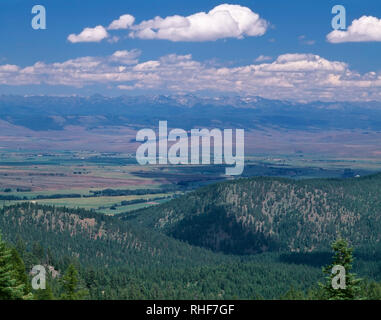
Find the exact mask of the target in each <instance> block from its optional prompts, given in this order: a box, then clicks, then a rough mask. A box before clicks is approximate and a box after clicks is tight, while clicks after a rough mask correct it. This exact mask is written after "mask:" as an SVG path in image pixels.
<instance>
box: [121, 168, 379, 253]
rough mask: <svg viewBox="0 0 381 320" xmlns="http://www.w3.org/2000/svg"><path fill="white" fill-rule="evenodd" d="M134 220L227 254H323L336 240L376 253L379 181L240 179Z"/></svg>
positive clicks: (375, 178) (375, 177) (368, 178)
mask: <svg viewBox="0 0 381 320" xmlns="http://www.w3.org/2000/svg"><path fill="white" fill-rule="evenodd" d="M126 217H128V215H127V216H126ZM136 217H137V218H136V219H135V222H136V223H139V224H142V225H144V226H147V227H151V228H155V229H157V230H161V231H163V232H164V233H166V234H168V235H171V236H174V237H175V238H178V239H181V240H185V241H187V242H188V243H191V244H193V245H197V246H201V247H207V248H211V249H213V250H215V251H222V252H225V253H234V254H251V253H257V252H263V251H271V250H279V249H284V250H286V251H290V250H291V251H312V250H315V249H326V248H328V246H329V243H330V242H332V241H333V240H334V239H335V238H337V236H338V235H341V236H343V237H344V238H346V239H348V240H349V241H350V242H351V244H352V245H355V246H357V247H361V246H366V247H368V248H370V247H372V248H375V247H376V246H378V245H379V242H380V238H381V174H376V175H371V176H366V177H361V178H351V179H342V180H341V179H328V180H327V179H314V180H303V181H294V180H289V179H281V178H265V177H259V178H251V179H239V180H235V181H229V182H223V183H218V184H215V185H210V186H207V187H204V188H201V189H199V190H197V191H195V192H192V193H189V194H187V195H185V196H183V197H182V198H179V199H175V200H173V201H170V202H168V203H165V204H163V205H161V206H159V207H154V208H149V209H145V210H143V211H140V212H139V214H137V215H136Z"/></svg>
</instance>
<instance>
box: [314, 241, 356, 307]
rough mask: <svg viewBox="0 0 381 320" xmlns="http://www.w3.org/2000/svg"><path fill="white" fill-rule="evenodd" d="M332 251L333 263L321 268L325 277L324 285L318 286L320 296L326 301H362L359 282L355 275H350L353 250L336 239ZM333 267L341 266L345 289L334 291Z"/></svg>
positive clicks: (345, 242) (344, 242) (345, 243)
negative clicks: (343, 271) (320, 290)
mask: <svg viewBox="0 0 381 320" xmlns="http://www.w3.org/2000/svg"><path fill="white" fill-rule="evenodd" d="M332 249H333V251H334V255H333V261H332V263H331V264H330V265H328V266H326V267H324V268H323V272H324V273H325V274H326V275H327V276H326V283H325V284H324V285H323V284H321V283H320V284H319V285H320V287H321V289H322V296H323V298H324V299H328V300H358V299H362V294H361V287H360V284H361V281H362V279H358V278H356V275H355V274H353V273H351V272H350V270H351V269H352V264H353V248H350V247H349V246H348V243H347V241H346V240H344V239H338V240H336V241H335V242H333V243H332ZM334 266H342V267H344V270H345V288H338V289H335V288H334V287H333V285H332V280H333V278H334V277H335V276H336V274H333V273H332V269H333V267H334Z"/></svg>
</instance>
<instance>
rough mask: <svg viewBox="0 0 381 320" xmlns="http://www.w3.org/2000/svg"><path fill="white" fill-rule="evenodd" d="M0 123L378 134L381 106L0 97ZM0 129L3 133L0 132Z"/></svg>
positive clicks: (241, 99) (248, 100)
mask: <svg viewBox="0 0 381 320" xmlns="http://www.w3.org/2000/svg"><path fill="white" fill-rule="evenodd" d="M0 120H3V121H5V122H8V123H10V124H12V125H16V126H21V127H25V128H28V129H31V130H34V131H44V130H62V129H63V128H65V127H66V126H73V125H74V126H82V127H85V128H94V127H99V126H101V127H104V126H126V127H131V128H139V127H141V126H148V127H152V126H155V127H156V126H157V124H158V121H159V120H167V121H168V125H169V126H171V127H176V126H179V124H181V127H182V128H184V129H190V128H192V127H197V128H199V127H224V128H228V127H229V128H245V129H247V130H250V129H257V130H261V129H263V128H276V129H296V130H312V131H314V130H340V129H345V130H352V129H360V130H372V131H378V130H380V131H381V102H361V103H360V102H331V103H330V102H319V101H317V102H312V103H295V102H289V101H280V100H268V99H263V98H260V97H255V96H252V97H239V96H232V97H215V98H210V97H198V96H195V95H173V96H164V95H158V96H120V97H112V98H111V97H104V96H101V95H93V96H90V97H78V96H73V97H53V96H14V95H2V96H0ZM0 130H1V128H0Z"/></svg>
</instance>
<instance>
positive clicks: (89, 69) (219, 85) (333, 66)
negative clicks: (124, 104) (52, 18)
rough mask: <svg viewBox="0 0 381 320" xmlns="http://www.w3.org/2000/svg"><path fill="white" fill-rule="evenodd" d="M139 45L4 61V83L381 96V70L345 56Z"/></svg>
mask: <svg viewBox="0 0 381 320" xmlns="http://www.w3.org/2000/svg"><path fill="white" fill-rule="evenodd" d="M139 55H140V51H139V50H129V51H127V50H120V51H115V52H114V53H112V54H110V55H108V56H102V57H95V56H87V57H77V58H74V59H70V60H66V61H63V62H54V63H45V62H42V61H38V62H36V63H34V64H33V65H30V66H27V67H20V66H16V65H10V64H4V65H0V84H4V85H9V86H18V85H50V86H67V87H75V88H82V87H87V86H92V85H100V84H101V85H105V86H107V87H109V88H117V89H119V90H130V91H131V90H135V91H137V90H144V91H145V92H147V91H149V90H155V91H160V92H169V93H200V92H214V93H220V94H226V93H234V94H239V95H258V96H262V97H265V98H270V99H287V100H301V101H314V100H315V101H316V100H330V101H337V100H340V101H351V100H352V101H355V100H377V101H381V94H380V91H381V72H380V71H372V72H368V73H364V74H360V73H358V72H357V71H354V70H352V69H351V68H350V67H349V65H348V64H346V63H345V62H342V61H331V60H328V59H325V58H323V57H320V56H318V55H314V54H304V53H303V54H298V53H287V54H283V55H280V56H278V57H277V58H276V59H274V61H272V62H262V63H258V62H257V63H253V64H246V65H241V66H234V67H231V66H229V65H227V66H220V65H218V66H216V65H211V64H209V63H207V62H200V61H197V60H195V59H193V57H192V55H190V54H186V55H177V54H169V55H166V56H163V57H158V58H157V59H154V60H145V61H139Z"/></svg>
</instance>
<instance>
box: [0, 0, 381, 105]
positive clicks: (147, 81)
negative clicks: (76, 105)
mask: <svg viewBox="0 0 381 320" xmlns="http://www.w3.org/2000/svg"><path fill="white" fill-rule="evenodd" d="M35 4H41V5H44V6H45V8H46V12H47V16H46V19H47V29H46V30H34V29H32V27H31V20H32V18H33V15H32V14H31V9H32V7H33V6H34V5H35ZM222 4H230V5H235V6H240V8H244V9H242V10H250V12H252V14H253V16H252V18H253V17H254V15H258V19H259V20H257V21H255V19H254V18H253V20H250V21H249V22H250V23H249V24H248V25H247V26H245V28H246V29H245V28H244V29H242V28H241V25H240V31H237V30H235V29H234V28H233V27H232V28H231V29H229V27H226V26H227V24H228V23H227V22H226V21H227V20H224V19H223V20H218V19H212V20H207V21H212V24H213V25H210V28H206V30H205V34H206V36H205V37H203V36H202V35H201V33H202V32H203V30H204V29H203V28H202V27H200V28H201V29H200V28H198V29H197V26H196V27H195V26H194V25H193V22H192V28H193V29H192V30H193V31H194V32H195V33H194V32H193V31H192V30H188V31H187V30H185V29H179V28H177V29H176V28H175V29H173V30H172V31H171V33H170V36H165V34H168V32H167V30H165V29H164V27H163V28H162V29H160V28H159V29H155V28H154V29H153V30H154V31H155V32H156V34H155V35H154V36H150V37H149V38H147V37H145V36H142V34H143V33H141V32H142V30H143V31H145V32H146V31H147V28H145V29H144V28H143V27H144V26H143V24H141V22H142V21H150V19H153V18H155V17H156V16H160V17H162V21H164V22H168V23H173V21H172V20H168V19H167V18H168V17H171V16H174V15H177V16H180V17H181V18H180V20H181V23H183V21H186V20H185V19H187V18H188V17H189V16H190V15H193V14H197V13H202V12H205V13H208V12H209V11H210V10H212V9H213V8H215V7H217V6H219V5H222ZM336 4H341V5H344V6H345V8H346V13H347V15H346V19H347V25H348V27H349V28H350V26H351V24H352V22H353V21H354V20H355V21H356V19H361V18H362V17H364V19H363V20H360V21H359V22H358V24H357V26H356V25H353V32H354V33H353V34H347V35H345V34H343V35H342V36H343V37H344V38H343V39H346V40H345V41H342V42H340V43H335V42H333V41H328V40H327V35H329V34H330V33H331V32H332V31H333V30H332V27H331V19H332V17H333V15H332V14H331V8H332V7H333V6H334V5H336ZM226 8H227V9H226ZM229 8H230V7H222V9H221V10H219V12H221V11H228V14H229V12H230V11H229V10H230V9H229ZM235 8H236V7H235ZM232 10H233V9H232ZM234 10H235V9H234ZM245 12H246V11H245ZM126 14H129V15H131V16H133V17H134V23H133V24H132V25H131V27H128V28H123V29H118V30H112V29H108V26H110V24H111V22H112V21H115V20H118V18H119V17H120V16H122V15H126ZM210 16H211V15H210ZM369 17H371V18H372V19H373V20H372V19H368V18H369ZM365 18H367V19H368V20H366V19H365ZM380 18H381V3H380V2H379V1H375V0H362V1H356V0H352V1H340V2H337V1H300V0H290V1H280V0H258V1H205V0H204V1H200V0H196V1H189V0H176V1H173V0H161V1H144V0H143V1H139V2H135V1H128V0H108V1H103V0H97V1H94V0H80V1H79V0H50V1H39V2H36V1H29V0H2V1H1V4H0V38H1V42H0V43H1V47H0V93H6V94H8V93H17V94H64V95H66V94H81V95H91V94H94V93H101V94H104V95H121V94H142V93H155V94H157V93H164V94H172V93H173V94H176V93H199V94H213V95H224V94H240V95H262V96H264V97H275V98H280V99H290V100H292V99H294V98H295V99H297V100H317V99H321V100H335V99H337V100H343V99H345V98H347V99H349V100H362V99H363V100H381V95H380V94H379V92H380V91H381V90H380V89H381V88H380V87H381V59H380V53H381V33H380V35H379V34H378V33H377V32H381V30H378V29H377V28H380V29H381V20H380V21H378V20H377V19H380ZM166 19H167V20H166ZM232 19H233V20H234V19H235V20H234V21H233V22H237V23H240V22H242V21H236V20H237V19H236V18H235V17H233V18H232ZM242 19H243V18H242ZM245 19H246V18H245ZM238 20H239V19H238ZM245 21H246V20H245ZM245 21H244V22H245ZM225 22H226V23H225ZM262 22H263V23H264V24H265V30H264V31H263V30H262V29H261V27H263V24H261V23H262ZM214 23H217V24H218V23H220V24H221V25H214ZM372 23H373V25H372ZM233 24H234V23H233ZM162 25H164V24H163V23H162ZM96 26H102V28H104V29H105V31H104V32H106V33H107V37H106V38H104V39H102V40H100V41H98V40H96V41H92V42H82V41H81V39H82V38H81V32H82V31H83V30H84V29H85V28H94V27H96ZM364 26H365V27H364ZM213 28H215V29H216V31H215V32H214V33H213V32H212V31H211V30H213ZM224 28H226V32H220V30H222V29H224ZM356 28H357V29H356ZM364 28H365V31H364ZM367 28H368V29H367ZM241 29H242V30H241ZM359 29H361V30H362V31H361V32H363V33H364V32H365V34H358V30H359ZM106 30H107V31H106ZM158 30H160V32H163V34H164V38H160V37H161V36H160V32H159V31H158ZM184 30H185V31H184ZM200 30H201V31H200ZM348 30H349V29H347V31H348ZM368 30H370V31H368ZM185 32H187V33H185ZM237 32H238V33H239V32H241V33H240V34H239V35H237ZM342 32H345V31H342ZM131 33H134V35H133V36H132V35H131ZM209 33H210V34H209ZM145 34H146V33H145ZM194 34H196V35H194ZM70 35H73V37H72V38H70V37H69V36H70ZM192 37H193V38H192ZM208 37H209V38H208ZM157 38H160V39H157ZM336 38H337V37H336ZM69 39H77V40H76V41H74V42H73V41H70V40H69ZM205 39H206V40H205ZM174 40H175V41H174ZM116 52H119V54H116V55H115V53H116ZM84 57H87V59H84ZM259 57H261V58H259ZM258 58H259V59H258ZM76 59H80V60H76ZM36 63H37V64H36ZM144 63H145V64H144ZM57 64H58V65H57ZM320 67H321V68H320ZM92 68H93V69H92ZM118 68H119V69H118ZM102 75H103V77H102ZM274 92H276V94H274Z"/></svg>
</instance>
